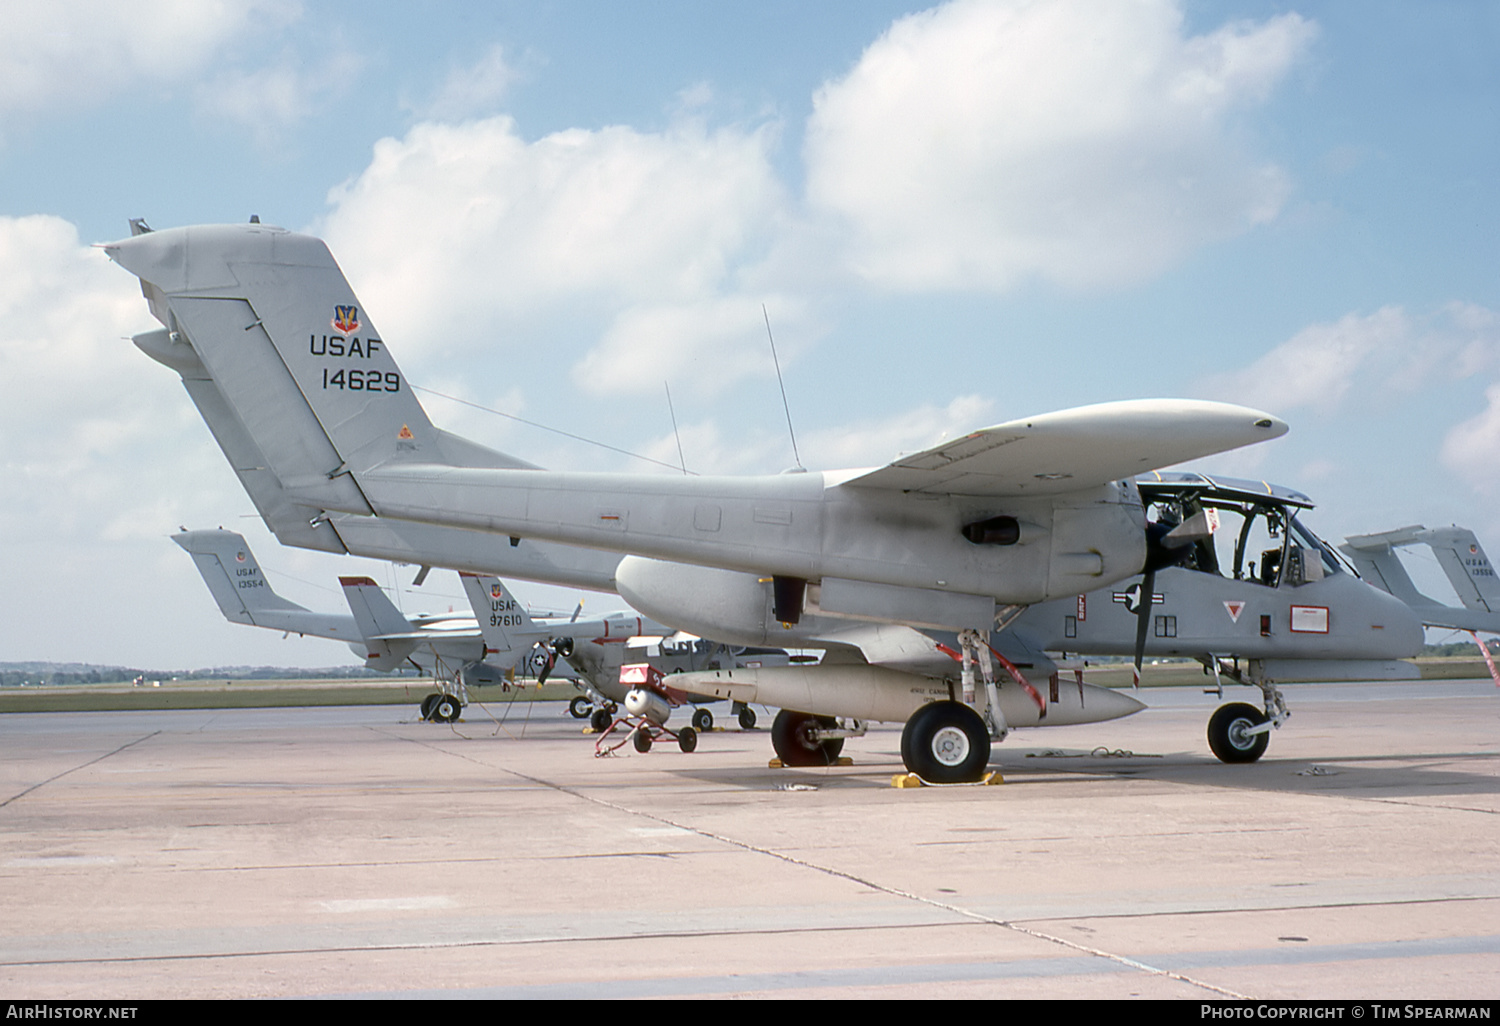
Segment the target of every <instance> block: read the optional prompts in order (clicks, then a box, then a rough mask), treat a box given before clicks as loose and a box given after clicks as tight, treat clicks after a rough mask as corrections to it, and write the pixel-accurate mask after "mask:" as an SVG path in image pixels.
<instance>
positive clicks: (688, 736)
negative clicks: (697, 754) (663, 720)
mask: <svg viewBox="0 0 1500 1026" xmlns="http://www.w3.org/2000/svg"><path fill="white" fill-rule="evenodd" d="M677 747H678V748H681V749H682V750H683V751H684V752H691V751H692V750H693V749H695V748H697V747H698V732H697V731H696V730H694V729H693V728H692V727H683V728H682V729H681V730H679V731H678V732H677Z"/></svg>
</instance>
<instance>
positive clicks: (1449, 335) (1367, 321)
mask: <svg viewBox="0 0 1500 1026" xmlns="http://www.w3.org/2000/svg"><path fill="white" fill-rule="evenodd" d="M1497 367H1500V315H1497V314H1496V313H1495V311H1493V310H1489V309H1487V308H1485V307H1482V306H1478V305H1476V304H1472V303H1450V304H1448V305H1446V306H1444V307H1442V308H1441V309H1439V310H1437V311H1435V312H1433V313H1431V314H1428V315H1425V316H1416V315H1413V314H1410V313H1408V312H1407V311H1406V310H1405V309H1404V308H1402V307H1399V306H1388V307H1383V308H1382V309H1380V310H1377V311H1376V312H1375V313H1373V314H1356V313H1351V314H1346V315H1344V316H1343V317H1341V318H1339V320H1337V321H1335V322H1334V323H1332V324H1314V325H1310V326H1308V327H1306V328H1304V329H1303V330H1301V331H1299V332H1298V333H1297V334H1296V335H1293V336H1292V337H1291V338H1290V339H1288V340H1287V341H1285V342H1283V343H1282V344H1281V345H1279V346H1277V347H1276V348H1274V349H1272V350H1271V351H1270V352H1268V353H1266V354H1265V355H1264V356H1262V357H1261V358H1260V359H1258V360H1256V361H1255V362H1254V363H1252V364H1250V365H1249V366H1247V367H1244V368H1241V369H1239V370H1236V371H1232V372H1230V373H1227V374H1222V375H1216V376H1214V377H1211V378H1208V379H1205V380H1204V381H1203V382H1201V383H1200V384H1199V386H1198V388H1197V389H1196V391H1197V392H1198V393H1199V394H1202V395H1206V396H1210V397H1212V398H1215V399H1222V400H1225V401H1227V402H1238V403H1244V404H1246V405H1249V406H1256V407H1260V408H1263V409H1267V410H1271V411H1273V412H1276V413H1282V412H1286V411H1290V410H1294V409H1298V408H1301V407H1310V408H1312V409H1314V410H1316V411H1319V412H1321V413H1324V414H1327V413H1329V412H1331V411H1332V410H1334V409H1336V408H1337V407H1338V406H1339V404H1340V402H1341V401H1342V400H1343V398H1344V396H1345V395H1347V394H1348V393H1349V391H1350V390H1351V389H1353V388H1355V387H1356V386H1358V388H1359V389H1360V390H1361V391H1362V392H1364V393H1366V394H1368V393H1369V392H1371V391H1373V392H1375V393H1376V394H1378V395H1380V396H1382V397H1383V398H1387V399H1388V398H1391V397H1396V396H1400V395H1401V394H1404V393H1411V392H1414V391H1416V390H1417V389H1419V388H1421V387H1423V386H1424V385H1425V384H1426V383H1428V382H1429V381H1430V380H1432V379H1433V378H1434V377H1437V378H1440V379H1442V380H1453V379H1455V378H1466V377H1470V376H1472V375H1474V374H1476V373H1480V372H1483V371H1487V370H1494V369H1496V368H1497Z"/></svg>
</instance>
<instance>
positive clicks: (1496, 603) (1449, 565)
mask: <svg viewBox="0 0 1500 1026" xmlns="http://www.w3.org/2000/svg"><path fill="white" fill-rule="evenodd" d="M1419 540H1421V541H1424V542H1426V543H1427V544H1428V546H1429V547H1430V548H1431V549H1432V551H1433V553H1434V554H1435V555H1436V556H1437V559H1438V563H1439V564H1440V565H1441V566H1442V568H1443V572H1444V573H1445V574H1447V575H1448V582H1449V583H1450V584H1452V585H1453V590H1454V591H1456V592H1458V598H1459V601H1461V602H1462V603H1463V604H1464V606H1465V607H1467V608H1469V609H1475V610H1481V611H1483V612H1486V613H1500V580H1497V579H1496V577H1495V568H1494V567H1492V566H1491V565H1490V561H1489V557H1487V556H1486V555H1485V554H1484V549H1483V548H1482V547H1481V546H1480V544H1479V539H1478V538H1476V537H1475V536H1474V532H1473V531H1471V530H1469V529H1468V528H1466V527H1436V528H1433V529H1432V530H1430V531H1423V532H1422V533H1421V535H1420V536H1419Z"/></svg>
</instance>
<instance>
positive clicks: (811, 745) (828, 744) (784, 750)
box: [771, 709, 848, 767]
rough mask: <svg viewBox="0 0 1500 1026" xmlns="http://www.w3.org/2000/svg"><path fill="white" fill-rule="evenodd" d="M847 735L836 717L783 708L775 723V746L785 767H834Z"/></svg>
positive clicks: (772, 725) (772, 727) (773, 744)
mask: <svg viewBox="0 0 1500 1026" xmlns="http://www.w3.org/2000/svg"><path fill="white" fill-rule="evenodd" d="M847 736H848V731H842V732H841V731H840V730H839V728H838V721H837V720H835V719H834V718H833V717H832V716H814V715H813V714H812V713H801V712H793V711H792V710H790V709H783V710H781V711H780V712H778V713H777V714H776V719H775V720H774V721H772V723H771V747H772V748H774V749H775V750H776V757H777V758H778V759H780V760H781V764H782V765H783V766H797V767H805V766H832V765H833V764H834V763H835V762H837V761H838V757H839V753H840V752H842V751H843V750H844V738H845V737H847Z"/></svg>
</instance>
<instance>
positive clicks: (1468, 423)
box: [1439, 383, 1500, 497]
mask: <svg viewBox="0 0 1500 1026" xmlns="http://www.w3.org/2000/svg"><path fill="white" fill-rule="evenodd" d="M1484 396H1485V408H1484V410H1483V411H1482V412H1480V413H1479V414H1477V415H1476V416H1474V417H1471V418H1469V419H1468V420H1465V421H1463V422H1462V423H1460V424H1458V425H1456V426H1455V427H1454V428H1453V429H1452V430H1451V431H1449V432H1448V434H1447V436H1446V437H1445V438H1444V439H1443V446H1442V449H1441V451H1440V453H1439V456H1440V458H1441V460H1442V463H1443V466H1445V467H1447V468H1448V469H1449V470H1451V471H1453V473H1454V474H1455V475H1457V476H1458V477H1459V478H1460V479H1461V480H1463V481H1464V482H1465V483H1467V484H1468V485H1469V487H1471V488H1473V489H1474V490H1475V491H1477V492H1479V493H1480V494H1483V495H1488V496H1491V497H1493V496H1495V495H1500V383H1496V384H1494V385H1491V386H1490V387H1489V388H1488V389H1486V390H1485V393H1484Z"/></svg>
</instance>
